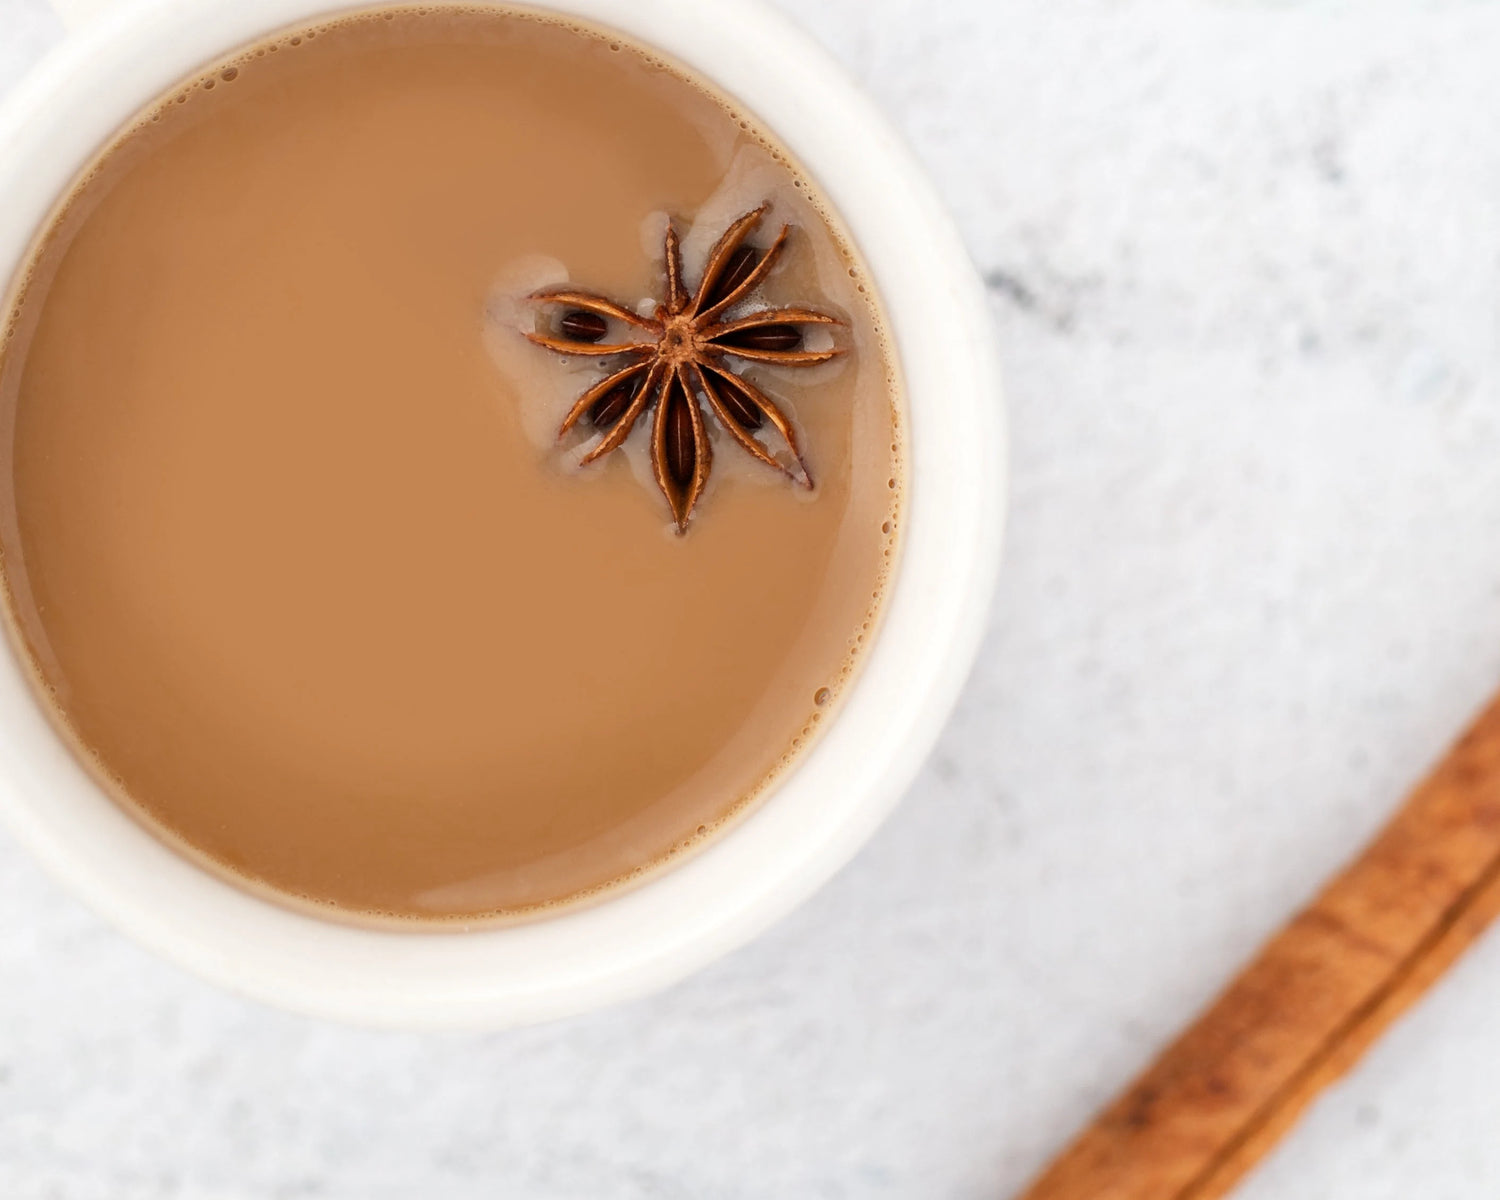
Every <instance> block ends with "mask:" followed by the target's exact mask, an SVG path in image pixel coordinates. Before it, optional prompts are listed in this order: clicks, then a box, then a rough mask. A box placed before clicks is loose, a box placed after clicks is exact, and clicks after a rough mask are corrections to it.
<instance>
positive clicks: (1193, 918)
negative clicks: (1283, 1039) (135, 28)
mask: <svg viewBox="0 0 1500 1200" xmlns="http://www.w3.org/2000/svg"><path fill="white" fill-rule="evenodd" d="M781 3H782V7H784V8H785V9H786V10H787V12H788V13H789V14H790V15H791V16H792V17H793V19H794V20H796V21H797V22H799V23H800V24H802V25H804V26H806V27H807V28H808V29H809V30H811V32H812V33H813V34H814V35H816V36H817V37H818V38H819V39H821V40H822V41H824V42H825V43H826V44H827V45H828V46H829V47H830V48H831V49H832V50H833V51H834V53H835V54H837V55H838V57H839V58H840V59H841V60H842V61H843V62H844V63H845V64H846V65H847V67H848V68H849V69H850V70H851V71H852V72H853V73H854V74H855V75H856V76H858V78H859V79H860V80H861V81H862V82H863V83H864V85H865V86H866V87H867V88H868V89H869V90H870V91H871V92H872V93H873V94H874V96H875V97H876V99H877V101H878V102H879V103H880V104H881V106H882V107H883V108H884V109H885V111H886V112H887V113H889V114H890V115H891V116H892V118H893V119H894V120H895V122H896V123H897V124H898V125H899V126H900V127H901V129H902V130H903V131H904V132H905V134H906V135H907V137H908V138H909V139H910V140H911V141H912V142H913V143H914V145H915V146H916V148H917V150H918V152H919V154H920V155H921V156H922V157H923V158H924V159H925V160H926V162H927V164H928V166H929V168H930V170H931V172H932V174H933V176H934V177H935V179H936V181H937V184H938V187H939V188H940V190H941V191H942V193H943V194H944V196H945V197H946V198H947V200H948V203H949V204H950V205H951V207H952V209H953V211H954V212H955V214H956V215H957V218H958V220H959V223H960V225H961V227H962V229H963V232H964V234H965V236H966V237H967V239H968V243H969V245H970V247H971V248H972V251H973V254H974V256H975V258H976V259H977V261H978V262H979V264H980V266H981V268H982V270H983V271H984V273H985V276H986V278H987V280H988V281H989V283H990V297H991V307H992V309H993V317H994V321H995V325H996V328H997V330H998V331H999V335H1000V338H1001V340H1002V344H1003V348H1004V353H1005V362H1006V367H1007V378H1008V390H1009V404H1010V411H1011V420H1012V427H1013V434H1014V480H1013V492H1012V501H1013V508H1012V520H1011V532H1010V539H1009V547H1008V557H1007V564H1006V568H1005V572H1004V577H1003V581H1002V584H1001V588H1000V596H999V602H998V605H997V607H996V609H995V612H994V616H993V620H992V623H991V628H990V633H989V637H988V640H987V641H986V643H985V645H984V648H983V651H982V654H981V657H980V660H979V665H978V668H977V670H976V672H975V675H974V677H973V679H972V681H971V682H970V684H969V687H968V689H967V692H966V693H965V696H964V698H963V701H962V703H961V705H960V708H959V711H958V713H957V715H956V717H955V718H954V720H953V722H952V724H951V726H950V727H949V729H948V731H947V733H946V735H945V736H944V737H943V739H942V742H941V745H940V746H939V748H938V751H937V753H936V755H935V756H934V758H933V759H932V761H931V763H930V764H929V765H928V767H927V769H926V770H925V772H924V773H923V774H922V776H921V778H920V780H919V781H918V783H917V784H916V786H915V787H914V788H913V789H912V792H911V794H910V796H909V797H908V798H907V800H906V801H905V803H904V805H903V806H902V807H901V809H900V810H899V812H898V813H897V814H896V816H895V817H894V818H893V819H892V820H891V821H890V823H889V824H888V825H887V826H886V827H885V828H884V830H883V831H882V832H881V833H880V834H879V835H878V837H877V838H876V839H875V841H874V842H873V843H872V844H871V845H870V846H869V848H868V849H867V850H866V851H865V852H864V853H863V854H862V855H861V856H860V857H859V858H858V859H857V860H856V861H855V862H854V863H853V864H852V865H851V866H850V867H849V868H848V869H847V870H845V871H844V872H843V873H842V874H841V875H840V876H839V877H838V878H837V879H836V880H835V881H834V882H833V883H832V884H831V885H830V886H829V887H828V888H826V889H825V890H824V891H823V892H822V893H821V894H820V895H819V896H817V897H816V898H815V899H814V900H813V901H812V902H811V903H809V904H808V905H807V906H806V907H804V908H803V909H801V910H800V911H799V912H798V913H797V914H796V915H794V916H793V917H792V918H790V919H788V920H787V921H785V922H784V923H782V924H781V925H780V926H779V927H777V928H776V929H775V930H773V931H772V932H771V933H770V934H769V935H767V936H766V937H764V938H762V939H761V940H760V941H758V942H757V943H755V944H754V945H753V946H751V947H749V948H748V949H746V950H744V951H742V952H741V953H739V954H736V955H734V956H733V957H731V958H729V959H728V960H727V961H724V962H722V963H720V964H719V965H717V966H716V967H713V968H712V969H710V970H708V971H706V972H704V973H703V974H701V975H699V976H697V977H696V978H694V979H692V980H690V981H689V982H687V983H685V984H682V985H680V986H678V987H676V988H674V989H672V990H671V991H668V992H666V993H664V994H662V995H658V996H656V997H654V998H651V999H648V1000H644V1001H641V1002H638V1003H634V1004H631V1005H629V1006H626V1007H623V1008H620V1009H617V1010H614V1011H609V1012H604V1013H600V1014H597V1015H594V1016H590V1017H586V1018H582V1019H577V1020H571V1021H566V1022H562V1023H559V1024H554V1025H551V1026H546V1027H543V1028H538V1029H532V1030H526V1031H522V1032H517V1033H507V1034H500V1035H493V1036H482V1037H476V1036H469V1037H417V1036H405V1035H391V1034H375V1033H362V1032H353V1031H349V1030H345V1029H341V1028H336V1027H333V1026H329V1025H325V1024H320V1023H317V1022H314V1021H308V1020H303V1019H300V1018H297V1017H292V1016H286V1015H283V1014H281V1013H278V1012H273V1011H269V1010H266V1009H263V1008H260V1007H257V1006H256V1005H254V1004H250V1003H246V1002H242V1001H240V1000H237V999H234V998H232V997H229V996H226V995H223V994H220V993H219V992H217V991H214V990H212V989H211V988H209V987H207V986H205V985H203V984H200V983H198V982H197V981H196V980H194V979H190V978H187V977H185V976H183V975H182V974H180V973H179V972H177V971H176V970H175V969H173V968H171V967H168V966H165V965H163V964H162V963H160V962H158V961H157V960H155V959H153V958H151V957H149V956H147V955H146V954H144V953H143V952H141V951H140V950H137V949H136V948H135V947H134V946H133V945H130V944H129V943H127V942H125V941H124V940H123V939H121V938H120V937H119V936H117V935H116V934H115V933H114V932H113V931H112V930H111V929H110V928H108V927H107V926H106V925H104V924H103V923H102V922H101V921H99V920H98V919H97V918H95V917H94V916H93V915H91V914H90V913H89V912H87V911H85V910H84V909H83V908H82V907H80V906H79V905H78V904H77V903H75V902H74V901H73V900H72V899H70V898H69V897H68V896H65V895H64V894H62V893H61V892H60V891H59V890H58V888H57V887H55V886H54V885H53V884H52V883H51V882H50V880H48V879H47V878H45V877H43V875H42V874H41V873H40V871H39V870H38V869H37V868H36V867H35V866H33V865H32V864H31V863H30V862H29V861H28V860H27V859H26V858H25V857H23V855H22V854H21V852H20V851H19V850H18V849H17V848H16V847H15V846H14V845H13V844H12V843H11V842H10V841H9V840H7V839H5V838H3V837H0V1195H3V1196H5V1197H6V1198H7V1200H51V1198H58V1200H177V1198H181V1200H251V1198H256V1200H263V1198H273V1197H274V1198H284V1200H292V1198H297V1200H303V1198H307V1200H398V1198H400V1200H405V1198H407V1197H423V1198H424V1200H425V1198H427V1197H434V1198H442V1200H481V1198H483V1200H494V1198H496V1197H506V1198H508V1197H518V1198H524V1200H647V1198H650V1200H705V1198H706V1200H742V1198H743V1200H751V1198H760V1197H786V1198H788V1200H803V1198H808V1200H816V1198H825V1200H866V1198H877V1197H893V1198H901V1200H907V1198H912V1200H918V1198H924V1200H925V1198H938V1200H969V1198H973V1200H978V1198H980V1197H995V1198H1000V1197H1004V1196H1006V1195H1008V1194H1009V1193H1011V1192H1013V1191H1014V1190H1015V1189H1016V1188H1017V1187H1019V1186H1020V1185H1021V1184H1022V1183H1023V1182H1024V1181H1025V1180H1026V1179H1027V1178H1028V1177H1029V1176H1030V1175H1031V1174H1032V1173H1033V1172H1034V1171H1035V1170H1036V1169H1037V1168H1038V1167H1040V1166H1041V1164H1042V1163H1043V1162H1044V1160H1045V1159H1046V1158H1047V1156H1048V1155H1049V1153H1050V1152H1051V1151H1053V1150H1054V1149H1056V1148H1057V1147H1058V1146H1059V1145H1060V1144H1061V1143H1062V1142H1063V1141H1064V1140H1066V1138H1067V1137H1068V1136H1069V1135H1070V1134H1071V1133H1072V1132H1073V1131H1074V1129H1075V1128H1076V1127H1077V1126H1079V1125H1080V1124H1081V1123H1082V1122H1084V1121H1085V1120H1086V1119H1087V1118H1088V1116H1089V1115H1090V1114H1091V1112H1092V1111H1093V1109H1094V1108H1095V1107H1096V1106H1097V1105H1098V1104H1099V1103H1101V1102H1102V1101H1103V1100H1105V1099H1106V1098H1108V1097H1109V1096H1110V1095H1111V1094H1112V1093H1113V1092H1114V1091H1115V1090H1116V1089H1117V1087H1119V1086H1120V1085H1121V1084H1122V1083H1123V1082H1124V1081H1125V1080H1126V1079H1127V1078H1128V1077H1129V1076H1130V1075H1132V1074H1133V1073H1134V1072H1135V1071H1136V1070H1137V1069H1138V1068H1139V1067H1140V1066H1141V1065H1143V1063H1144V1062H1145V1061H1147V1059H1148V1058H1149V1057H1150V1056H1151V1054H1152V1052H1153V1050H1154V1049H1155V1048H1156V1047H1157V1046H1158V1044H1159V1043H1161V1042H1162V1041H1163V1039H1165V1038H1167V1037H1168V1036H1169V1035H1171V1034H1172V1033H1173V1032H1174V1031H1175V1030H1176V1029H1177V1028H1178V1027H1179V1026H1180V1025H1181V1024H1182V1023H1183V1022H1184V1021H1186V1020H1187V1019H1188V1018H1189V1017H1190V1016H1191V1015H1193V1013H1194V1012H1195V1011H1196V1010H1197V1009H1198V1008H1199V1007H1200V1006H1201V1005H1202V1004H1203V1003H1204V1002H1205V1001H1206V1000H1207V999H1208V998H1209V997H1210V996H1211V995H1212V994H1213V993H1214V992H1215V991H1216V990H1217V988H1218V987H1219V985H1220V984H1221V983H1222V982H1223V981H1224V980H1225V979H1226V978H1227V977H1228V975H1229V974H1230V973H1231V972H1232V971H1233V970H1234V968H1235V967H1236V966H1237V965H1238V964H1239V963H1240V962H1241V961H1242V960H1243V959H1244V958H1245V957H1246V956H1247V955H1248V954H1249V953H1250V952H1251V951H1253V949H1254V948H1255V947H1256V945H1257V944H1258V943H1259V942H1260V941H1261V939H1263V938H1264V937H1265V936H1266V935H1268V934H1269V933H1271V932H1272V931H1273V930H1274V929H1275V928H1276V927H1277V926H1278V925H1279V924H1280V923H1281V922H1282V921H1283V920H1284V918H1285V917H1286V916H1287V915H1288V914H1289V913H1290V912H1291V911H1292V910H1294V909H1295V908H1296V907H1297V906H1298V905H1299V904H1300V902H1301V901H1303V900H1304V899H1305V898H1306V897H1307V896H1308V895H1309V894H1310V892H1311V891H1312V890H1313V889H1314V888H1315V887H1316V885H1317V884H1318V883H1319V881H1320V880H1321V879H1323V877H1324V876H1325V875H1327V874H1328V873H1329V872H1330V871H1332V870H1333V869H1334V868H1336V867H1337V866H1338V865H1339V864H1340V863H1341V862H1342V861H1343V860H1344V859H1345V858H1346V857H1347V856H1348V855H1349V854H1350V853H1351V852H1352V851H1353V850H1354V849H1355V847H1357V846H1358V845H1359V844H1360V843H1361V842H1362V840H1363V839H1364V838H1365V837H1366V836H1367V835H1368V834H1369V833H1370V832H1371V831H1372V830H1374V829H1375V828H1376V827H1377V826H1378V825H1379V824H1380V822H1381V821H1382V819H1383V816H1384V815H1385V814H1386V813H1387V812H1388V811H1389V810H1390V809H1391V808H1392V807H1393V806H1394V805H1395V804H1396V803H1397V802H1398V801H1399V799H1400V798H1401V797H1402V795H1403V794H1404V792H1405V790H1406V789H1407V788H1408V786H1409V785H1410V784H1411V783H1412V782H1413V781H1414V779H1415V778H1416V777H1417V776H1419V775H1420V774H1421V772H1422V771H1423V768H1424V767H1425V766H1426V765H1427V764H1428V763H1429V761H1431V760H1432V759H1433V758H1434V757H1435V756H1437V755H1438V754H1439V753H1440V752H1441V751H1442V749H1443V747H1444V746H1445V744H1446V743H1447V742H1448V741H1449V740H1450V739H1451V738H1452V737H1453V736H1454V735H1455V734H1456V733H1457V732H1458V731H1459V730H1460V728H1461V727H1462V725H1463V723H1464V721H1465V720H1466V718H1467V717H1468V715H1469V714H1470V713H1471V712H1472V711H1473V710H1474V709H1475V708H1476V707H1477V706H1478V705H1479V704H1480V703H1481V702H1482V701H1483V700H1484V699H1485V698H1486V697H1487V696H1488V695H1489V693H1490V692H1491V691H1492V690H1493V689H1494V688H1495V687H1496V685H1497V683H1500V554H1497V553H1496V544H1497V536H1496V534H1497V531H1500V470H1497V469H1496V464H1497V461H1500V337H1497V333H1500V270H1497V267H1500V219H1497V218H1500V139H1497V138H1496V137H1495V136H1494V114H1495V112H1496V111H1497V110H1500V72H1497V71H1496V70H1495V64H1496V62H1497V61H1500V7H1496V6H1491V5H1485V4H1480V3H1462V2H1459V0H1450V2H1438V0H1433V2H1431V3H1425V4H1424V3H1418V2H1416V0H1412V2H1411V3H1395V2H1391V0H1363V2H1362V3H1357V4H1356V3H1340V2H1336V0H1327V2H1319V3H1313V2H1311V0H1309V2H1305V3H1294V2H1292V0H1225V2H1224V3H1219V4H1213V5H1209V4H1203V3H1201V2H1196V0H1181V2H1177V0H1135V2H1123V3H1122V2H1120V0H1062V2H1060V0H962V2H960V0H941V2H939V3H934V2H932V0H781ZM58 36H59V31H58V29H57V27H56V25H55V24H54V21H53V18H52V17H51V16H50V14H49V13H48V12H47V10H46V9H45V8H44V7H43V5H42V3H41V0H0V89H4V88H6V87H9V86H10V85H11V84H13V83H14V82H15V80H16V79H18V78H19V76H20V74H21V73H22V72H23V71H24V70H25V69H26V67H27V66H28V65H29V64H30V63H31V62H32V61H34V60H35V59H36V58H37V57H39V56H40V55H41V54H42V53H43V52H44V51H45V50H46V49H47V47H48V46H49V45H50V44H51V43H52V42H54V41H55V40H56V39H57V37H58ZM0 169H3V165H0ZM1487 531H1488V532H1487ZM1497 1079H1500V936H1494V937H1490V938H1489V939H1487V940H1486V941H1484V942H1483V943H1481V944H1480V945H1479V946H1478V947H1477V948H1476V949H1475V950H1474V951H1473V952H1472V953H1471V954H1470V955H1469V956H1468V957H1467V958H1466V959H1465V960H1464V961H1463V962H1462V963H1461V965H1460V966H1459V967H1458V969H1457V970H1456V971H1455V972H1454V973H1453V974H1452V975H1451V976H1450V977H1449V978H1448V979H1446V980H1445V981H1444V982H1443V983H1442V984H1441V985H1440V986H1439V987H1438V988H1437V990H1436V991H1435V992H1434V993H1433V994H1432V996H1431V997H1430V999H1429V1000H1428V1001H1427V1002H1426V1003H1425V1004H1424V1005H1423V1006H1422V1007H1421V1008H1420V1009H1419V1010H1418V1011H1416V1012H1415V1013H1414V1014H1413V1015H1412V1016H1411V1017H1410V1018H1408V1019H1407V1020H1405V1021H1403V1022H1402V1023H1401V1024H1400V1025H1399V1026H1398V1027H1397V1028H1396V1029H1395V1030H1394V1032H1393V1033H1392V1034H1391V1035H1390V1036H1389V1037H1388V1038H1387V1039H1386V1040H1385V1041H1383V1042H1382V1043H1381V1044H1380V1045H1379V1046H1378V1047H1377V1048H1376V1050H1375V1051H1374V1052H1373V1053H1372V1054H1371V1055H1370V1057H1369V1058H1368V1059H1367V1060H1366V1061H1365V1062H1364V1063H1363V1065H1362V1066H1360V1068H1359V1069H1358V1070H1357V1071H1356V1072H1355V1073H1354V1074H1353V1075H1352V1076H1351V1077H1350V1078H1349V1079H1348V1080H1347V1082H1345V1083H1344V1084H1342V1085H1341V1086H1339V1087H1338V1088H1337V1089H1335V1090H1334V1091H1332V1092H1331V1093H1330V1094H1329V1095H1328V1096H1327V1097H1326V1099H1325V1100H1324V1101H1323V1102H1321V1103H1320V1104H1319V1105H1318V1106H1317V1108H1316V1109H1315V1110H1314V1111H1313V1112H1312V1114H1311V1115H1310V1117H1309V1119H1308V1120H1307V1121H1306V1122H1305V1123H1304V1124H1303V1125H1302V1126H1301V1127H1300V1128H1299V1129H1298V1130H1297V1131H1296V1133H1295V1134H1294V1135H1293V1136H1292V1137H1291V1138H1290V1139H1289V1140H1288V1141H1287V1142H1286V1144H1285V1145H1284V1146H1283V1148H1282V1149H1281V1150H1280V1151H1279V1152H1278V1153H1277V1154H1276V1155H1275V1156H1274V1157H1273V1158H1272V1159H1271V1160H1270V1161H1269V1162H1267V1164H1266V1165H1265V1166H1264V1168H1263V1169H1262V1170H1261V1171H1260V1172H1259V1174H1258V1175H1257V1176H1256V1177H1255V1178H1254V1179H1253V1180H1252V1181H1251V1183H1250V1184H1249V1185H1248V1186H1247V1187H1246V1188H1245V1189H1244V1191H1243V1193H1242V1195H1243V1196H1244V1197H1245V1198H1246V1200H1327V1198H1328V1197H1359V1198H1360V1200H1381V1198H1385V1197H1389V1198H1391V1200H1397V1198H1400V1200H1406V1198H1408V1197H1411V1196H1420V1197H1421V1198H1422V1200H1474V1198H1479V1197H1492V1196H1495V1195H1496V1194H1500V1137H1497V1136H1496V1133H1497V1127H1500V1117H1497V1113H1500V1082H1497Z"/></svg>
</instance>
